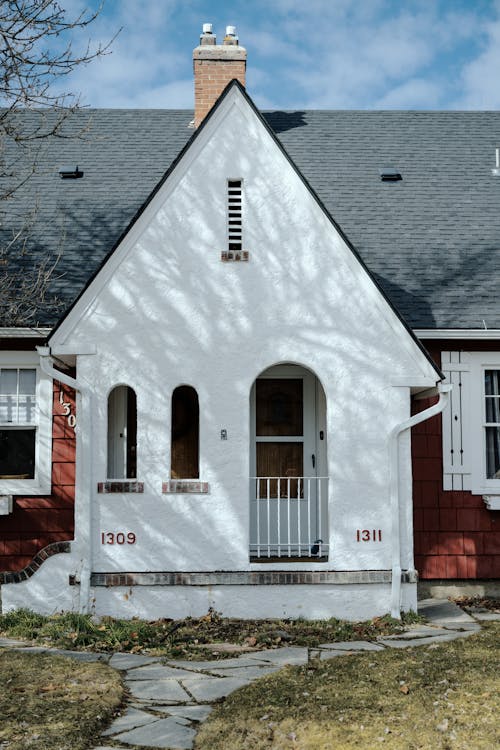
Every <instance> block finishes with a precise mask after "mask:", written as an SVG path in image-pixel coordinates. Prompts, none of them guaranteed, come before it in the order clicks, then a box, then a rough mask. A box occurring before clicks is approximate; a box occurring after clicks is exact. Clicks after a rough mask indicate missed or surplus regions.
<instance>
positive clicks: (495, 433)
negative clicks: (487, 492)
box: [486, 427, 500, 479]
mask: <svg viewBox="0 0 500 750" xmlns="http://www.w3.org/2000/svg"><path fill="white" fill-rule="evenodd" d="M486 476H487V477H488V479H500V427H487V428H486Z"/></svg>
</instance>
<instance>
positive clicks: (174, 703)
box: [0, 599, 500, 750]
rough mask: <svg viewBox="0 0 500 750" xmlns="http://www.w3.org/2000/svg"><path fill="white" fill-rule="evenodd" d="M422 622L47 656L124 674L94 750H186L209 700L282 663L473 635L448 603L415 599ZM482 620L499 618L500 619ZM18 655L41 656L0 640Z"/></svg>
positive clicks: (472, 625) (474, 625)
mask: <svg viewBox="0 0 500 750" xmlns="http://www.w3.org/2000/svg"><path fill="white" fill-rule="evenodd" d="M419 612H420V614H422V615H424V616H425V618H426V619H427V623H426V624H417V625H412V626H410V627H408V628H407V629H406V630H405V631H404V632H403V633H401V634H398V635H394V636H381V637H380V638H378V639H377V641H376V642H375V643H373V642H368V641H345V642H342V643H323V644H321V645H319V646H317V647H315V648H309V649H308V648H303V647H299V646H287V647H284V648H279V649H269V650H266V651H258V652H255V653H252V654H244V655H242V656H240V657H237V658H232V659H226V660H223V661H197V662H195V661H185V660H184V661H180V660H172V661H165V660H164V659H163V658H162V657H150V656H140V655H135V654H114V655H112V656H110V655H109V654H89V653H81V652H70V651H61V650H57V649H50V650H51V651H52V653H58V654H61V655H64V656H71V657H72V658H75V659H80V660H85V661H87V660H89V661H90V660H95V661H97V660H100V661H105V662H107V663H108V664H109V666H111V667H113V668H114V669H117V670H120V671H122V672H123V673H124V675H123V676H124V680H125V684H126V685H127V688H128V690H129V692H130V696H131V697H130V698H129V701H128V705H127V707H126V710H125V711H124V713H123V714H122V715H121V716H119V717H118V718H117V719H115V721H114V722H113V724H112V725H111V726H110V727H109V728H108V729H107V730H106V731H105V732H103V735H102V737H103V740H104V742H106V741H112V742H113V746H112V747H111V746H109V745H105V744H102V745H100V746H99V747H97V748H95V750H117V748H123V750H125V748H127V747H130V746H131V745H134V746H137V747H145V748H155V749H159V748H169V749H170V750H189V749H190V748H192V747H193V741H194V738H195V735H196V731H197V728H198V727H199V726H200V723H201V722H203V721H205V719H206V718H207V716H208V715H209V714H210V712H211V711H212V706H213V704H214V703H216V702H218V701H220V700H221V699H223V698H224V697H225V696H227V695H229V694H230V693H232V692H233V691H234V690H237V689H238V688H240V687H244V686H246V685H249V684H250V683H251V682H253V681H254V680H256V679H258V678H259V677H263V676H264V675H268V674H272V673H273V672H276V671H278V670H279V669H281V668H282V667H283V666H285V665H288V664H295V665H302V664H307V663H308V662H309V661H310V660H311V659H317V658H319V659H321V660H325V659H334V658H336V657H338V656H346V655H347V654H356V653H361V652H363V651H370V652H375V651H383V650H385V649H387V648H409V647H413V646H424V645H425V646H428V645H430V644H434V643H435V644H439V643H444V642H446V641H450V640H454V639H456V638H464V637H467V636H469V635H472V634H473V633H476V632H478V631H479V630H480V628H481V626H480V625H479V624H478V622H476V620H475V619H474V618H473V617H471V616H470V615H468V614H467V613H466V612H464V611H463V610H461V609H460V607H458V606H457V605H456V604H454V603H453V602H450V601H447V600H443V599H441V600H439V599H426V600H423V601H420V602H419ZM488 619H500V615H497V616H496V617H493V618H488ZM2 645H3V646H8V647H10V648H16V649H19V650H23V651H37V652H42V651H47V650H49V649H44V648H29V647H28V648H27V647H25V646H24V645H23V644H21V643H19V642H15V641H10V640H8V639H1V638H0V646H2Z"/></svg>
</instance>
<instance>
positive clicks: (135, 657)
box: [109, 654, 161, 669]
mask: <svg viewBox="0 0 500 750" xmlns="http://www.w3.org/2000/svg"><path fill="white" fill-rule="evenodd" d="M160 658H161V657H159V656H157V657H154V656H140V655H139V654H113V656H112V657H111V659H110V661H109V666H110V667H113V669H135V668H136V667H143V666H145V665H146V664H154V663H158V662H159V661H160Z"/></svg>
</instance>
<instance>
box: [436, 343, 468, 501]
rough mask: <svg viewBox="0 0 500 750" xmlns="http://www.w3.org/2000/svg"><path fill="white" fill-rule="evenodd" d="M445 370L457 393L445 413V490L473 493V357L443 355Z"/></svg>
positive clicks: (442, 362)
mask: <svg viewBox="0 0 500 750" xmlns="http://www.w3.org/2000/svg"><path fill="white" fill-rule="evenodd" d="M441 369H442V371H443V373H444V374H445V375H446V381H445V382H446V383H451V385H452V386H453V389H452V391H451V394H450V401H449V404H448V406H447V407H446V409H445V410H444V411H443V489H444V490H470V489H471V488H472V484H471V450H470V424H471V423H470V378H471V372H470V357H469V354H468V352H442V353H441Z"/></svg>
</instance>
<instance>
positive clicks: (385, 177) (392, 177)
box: [379, 167, 403, 182]
mask: <svg viewBox="0 0 500 750" xmlns="http://www.w3.org/2000/svg"><path fill="white" fill-rule="evenodd" d="M379 174H380V179H381V180H382V182H397V181H398V180H402V179H403V177H402V175H401V172H400V171H399V169H396V168H395V167H383V168H382V169H379Z"/></svg>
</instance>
